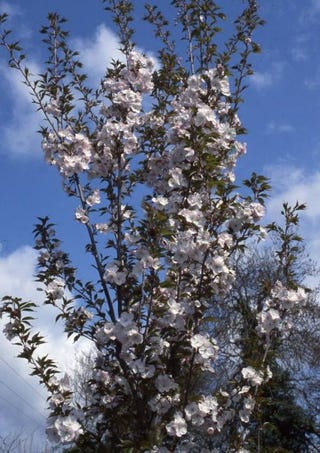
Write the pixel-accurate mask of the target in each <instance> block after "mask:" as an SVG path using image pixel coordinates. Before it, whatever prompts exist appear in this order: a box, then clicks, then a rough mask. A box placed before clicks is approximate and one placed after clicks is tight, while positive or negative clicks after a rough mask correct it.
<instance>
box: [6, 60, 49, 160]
mask: <svg viewBox="0 0 320 453" xmlns="http://www.w3.org/2000/svg"><path fill="white" fill-rule="evenodd" d="M28 67H29V69H30V71H31V72H32V73H33V74H37V73H39V72H40V70H39V67H38V65H37V64H35V63H33V62H32V61H31V62H30V64H28ZM0 74H1V75H2V84H3V86H2V89H3V90H6V91H9V94H10V103H8V105H10V107H9V108H8V113H7V120H6V121H4V122H3V123H2V124H1V127H0V132H1V139H2V149H3V152H5V153H12V154H13V155H20V156H22V155H24V156H27V155H28V156H31V155H38V154H39V152H40V149H41V147H40V135H39V134H37V130H38V129H39V124H40V121H41V116H40V114H39V112H37V111H36V107H35V105H34V104H32V102H31V96H30V90H29V89H28V88H27V87H26V85H24V84H23V80H22V76H21V75H20V74H19V73H18V72H17V71H15V70H13V69H11V68H9V67H8V66H7V65H0Z"/></svg>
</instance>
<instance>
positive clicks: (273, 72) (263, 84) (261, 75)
mask: <svg viewBox="0 0 320 453" xmlns="http://www.w3.org/2000/svg"><path fill="white" fill-rule="evenodd" d="M283 70H284V64H283V63H280V62H275V63H273V64H271V66H270V69H269V70H268V71H265V72H262V71H256V72H255V73H254V74H253V75H252V76H251V82H252V84H253V85H254V86H255V87H256V88H258V89H264V88H269V87H271V86H273V85H274V84H275V83H277V82H278V81H279V80H280V79H281V77H282V74H283Z"/></svg>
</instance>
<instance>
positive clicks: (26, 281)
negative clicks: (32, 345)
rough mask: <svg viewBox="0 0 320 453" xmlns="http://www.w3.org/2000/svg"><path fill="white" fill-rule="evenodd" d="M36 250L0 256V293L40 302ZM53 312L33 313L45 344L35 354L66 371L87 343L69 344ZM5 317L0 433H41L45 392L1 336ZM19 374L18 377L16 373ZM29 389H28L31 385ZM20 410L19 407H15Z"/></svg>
mask: <svg viewBox="0 0 320 453" xmlns="http://www.w3.org/2000/svg"><path fill="white" fill-rule="evenodd" d="M35 265H36V253H35V251H34V250H33V249H32V248H31V247H29V246H25V247H21V248H20V249H18V250H16V251H14V252H13V253H11V254H10V255H8V256H3V257H0V295H1V297H2V296H3V295H12V296H16V297H21V298H23V300H32V301H34V302H36V303H40V302H41V294H42V293H41V292H39V291H37V287H38V286H39V284H38V283H36V282H34V273H35ZM56 315H57V312H56V311H55V310H54V309H53V308H52V307H50V306H44V307H43V306H42V307H40V308H39V309H38V310H37V312H35V317H36V320H35V330H36V331H37V330H39V331H40V332H41V334H43V335H44V336H45V338H46V340H47V344H46V345H43V346H41V348H39V354H40V355H43V354H48V355H49V357H50V358H53V359H54V360H55V361H56V362H57V363H58V367H59V369H61V370H63V371H66V370H70V369H71V367H72V366H73V364H74V362H75V357H76V354H77V352H78V353H79V352H81V351H82V350H88V349H89V344H88V342H86V341H82V342H81V341H80V342H77V343H76V344H73V342H72V340H70V339H67V337H66V335H65V333H64V332H63V328H62V324H61V323H55V316H56ZM5 322H6V320H5V319H3V320H2V321H1V323H0V370H1V371H2V370H4V372H1V373H0V435H1V434H2V435H3V434H8V433H14V432H20V431H22V432H23V433H29V434H30V432H33V431H36V434H37V437H41V434H42V435H43V432H44V428H45V423H46V413H47V412H46V406H47V403H46V396H47V395H46V393H45V390H44V389H43V388H42V387H41V386H40V385H39V383H38V381H37V379H36V378H34V377H30V376H29V373H30V368H29V367H28V365H27V363H26V361H25V360H23V359H17V358H16V356H17V354H18V353H19V348H18V347H17V346H13V345H12V344H11V343H10V342H9V341H8V340H7V339H6V338H5V336H4V335H3V333H2V329H3V326H4V325H5ZM18 375H19V376H18ZM30 386H31V387H32V388H31V387H30ZM19 409H20V410H19Z"/></svg>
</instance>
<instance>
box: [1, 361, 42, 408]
mask: <svg viewBox="0 0 320 453" xmlns="http://www.w3.org/2000/svg"><path fill="white" fill-rule="evenodd" d="M0 360H2V362H4V363H5V364H6V365H7V366H8V367H9V368H10V369H11V370H12V371H13V372H14V373H15V374H16V375H17V376H18V377H19V378H20V379H22V380H23V381H24V382H25V383H26V384H27V385H28V386H29V387H30V388H32V390H33V391H34V392H36V393H37V394H38V395H39V396H40V397H41V398H42V399H43V400H44V401H46V398H45V397H44V396H43V395H41V393H40V392H39V391H38V390H37V389H36V388H35V387H34V386H33V385H31V384H30V382H28V381H27V380H26V379H25V378H24V377H23V376H21V374H19V373H18V371H16V370H15V369H14V368H13V367H12V366H11V365H10V363H9V362H7V361H6V360H5V359H4V358H3V357H1V355H0Z"/></svg>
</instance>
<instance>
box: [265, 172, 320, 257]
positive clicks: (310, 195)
mask: <svg viewBox="0 0 320 453" xmlns="http://www.w3.org/2000/svg"><path fill="white" fill-rule="evenodd" d="M264 174H267V175H268V176H269V177H270V178H271V185H272V188H273V191H272V196H271V198H270V199H269V201H268V203H267V217H266V222H271V221H276V222H278V221H279V222H282V219H281V217H282V216H281V214H280V212H281V209H282V205H283V203H284V202H287V203H289V205H291V206H292V205H294V204H295V203H296V202H298V203H300V204H306V209H305V210H304V211H302V212H301V214H300V233H301V234H302V236H303V238H304V239H305V243H306V247H307V251H308V253H309V254H310V257H311V258H312V259H314V260H315V261H317V262H319V256H320V241H319V223H320V203H319V194H320V171H315V172H313V173H310V172H309V173H307V172H306V171H305V170H304V169H303V168H298V167H294V166H289V165H285V164H282V165H278V166H275V167H269V168H267V169H265V171H264Z"/></svg>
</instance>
